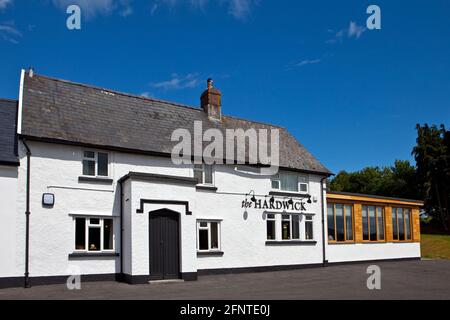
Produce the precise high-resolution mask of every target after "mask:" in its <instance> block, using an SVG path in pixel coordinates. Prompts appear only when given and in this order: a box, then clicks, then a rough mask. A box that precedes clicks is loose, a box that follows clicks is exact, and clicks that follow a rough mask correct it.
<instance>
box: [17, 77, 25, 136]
mask: <svg viewBox="0 0 450 320" xmlns="http://www.w3.org/2000/svg"><path fill="white" fill-rule="evenodd" d="M24 80H25V69H22V71H21V73H20V88H19V109H18V110H17V133H18V134H21V133H22V108H23V82H24Z"/></svg>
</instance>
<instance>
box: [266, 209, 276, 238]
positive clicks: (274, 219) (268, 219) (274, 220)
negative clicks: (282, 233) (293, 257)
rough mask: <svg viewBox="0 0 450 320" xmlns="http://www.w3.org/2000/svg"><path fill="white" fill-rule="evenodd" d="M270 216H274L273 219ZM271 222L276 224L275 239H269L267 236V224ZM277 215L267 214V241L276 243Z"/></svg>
mask: <svg viewBox="0 0 450 320" xmlns="http://www.w3.org/2000/svg"><path fill="white" fill-rule="evenodd" d="M269 216H273V218H270V217H269ZM269 221H273V222H274V229H275V235H274V239H269V238H268V236H267V224H268V222H269ZM277 235H278V232H277V214H276V213H266V240H267V241H276V240H277Z"/></svg>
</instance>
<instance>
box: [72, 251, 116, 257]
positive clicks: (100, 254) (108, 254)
mask: <svg viewBox="0 0 450 320" xmlns="http://www.w3.org/2000/svg"><path fill="white" fill-rule="evenodd" d="M119 256H120V254H119V253H118V252H73V253H69V259H72V258H99V257H119Z"/></svg>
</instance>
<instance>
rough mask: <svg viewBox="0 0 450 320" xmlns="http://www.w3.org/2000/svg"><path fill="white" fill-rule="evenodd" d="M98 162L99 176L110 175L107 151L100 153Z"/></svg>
mask: <svg viewBox="0 0 450 320" xmlns="http://www.w3.org/2000/svg"><path fill="white" fill-rule="evenodd" d="M97 160H98V163H97V167H98V168H97V171H98V172H97V174H98V175H99V176H104V177H107V176H108V154H107V153H100V152H99V153H98V159H97Z"/></svg>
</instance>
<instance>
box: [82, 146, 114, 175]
mask: <svg viewBox="0 0 450 320" xmlns="http://www.w3.org/2000/svg"><path fill="white" fill-rule="evenodd" d="M86 152H93V153H94V158H88V157H86V156H85V153H86ZM99 153H102V154H106V155H107V157H108V163H107V165H106V168H107V170H108V175H106V176H103V175H99V174H98V154H99ZM85 160H86V161H94V175H88V174H84V172H83V169H84V161H85ZM110 164H111V153H110V152H107V151H99V150H92V149H83V150H82V151H81V176H82V177H87V178H110V177H111V166H110Z"/></svg>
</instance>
